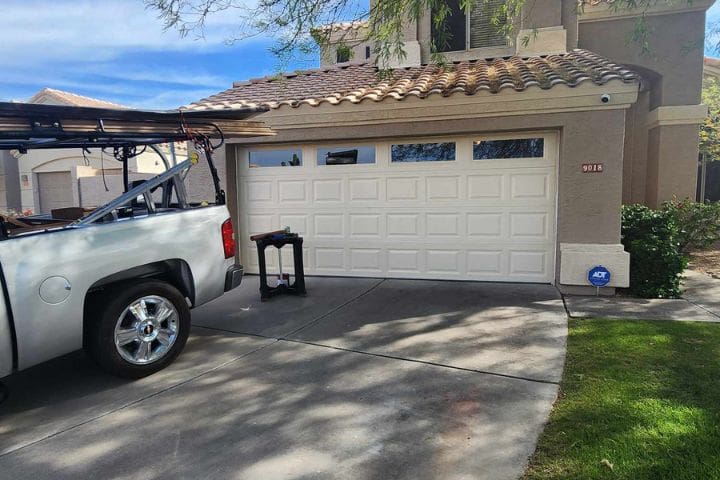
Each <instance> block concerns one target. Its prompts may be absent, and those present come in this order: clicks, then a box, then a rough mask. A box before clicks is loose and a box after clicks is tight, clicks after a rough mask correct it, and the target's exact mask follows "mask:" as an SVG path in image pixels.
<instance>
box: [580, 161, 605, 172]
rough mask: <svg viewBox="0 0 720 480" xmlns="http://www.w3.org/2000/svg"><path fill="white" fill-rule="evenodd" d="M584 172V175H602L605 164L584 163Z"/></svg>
mask: <svg viewBox="0 0 720 480" xmlns="http://www.w3.org/2000/svg"><path fill="white" fill-rule="evenodd" d="M582 171H583V173H602V171H603V164H602V163H583V166H582Z"/></svg>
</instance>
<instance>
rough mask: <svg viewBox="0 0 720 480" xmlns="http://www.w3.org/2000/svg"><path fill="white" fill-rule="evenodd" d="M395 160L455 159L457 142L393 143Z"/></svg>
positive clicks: (393, 159) (436, 160)
mask: <svg viewBox="0 0 720 480" xmlns="http://www.w3.org/2000/svg"><path fill="white" fill-rule="evenodd" d="M390 157H391V159H392V161H393V162H443V161H449V160H455V143H454V142H445V143H405V144H400V145H393V146H392V147H391V150H390Z"/></svg>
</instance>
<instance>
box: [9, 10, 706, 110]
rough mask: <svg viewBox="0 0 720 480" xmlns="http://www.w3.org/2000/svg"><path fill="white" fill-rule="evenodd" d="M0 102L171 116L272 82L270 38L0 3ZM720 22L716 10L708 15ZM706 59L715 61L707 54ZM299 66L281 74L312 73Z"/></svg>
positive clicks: (307, 62) (145, 14)
mask: <svg viewBox="0 0 720 480" xmlns="http://www.w3.org/2000/svg"><path fill="white" fill-rule="evenodd" d="M2 4H3V5H2V7H3V32H2V40H0V42H1V43H0V100H20V101H22V100H27V99H28V98H29V97H30V96H32V95H33V94H34V93H35V92H37V91H38V90H40V89H41V88H43V87H52V88H57V89H60V90H67V91H70V92H74V93H78V94H81V95H87V96H90V97H95V98H101V99H105V100H110V101H114V102H117V103H120V104H123V105H127V106H131V107H145V108H175V107H178V106H180V105H184V104H187V103H189V102H192V101H194V100H198V99H200V98H202V97H205V96H207V95H210V94H213V93H217V92H219V91H221V90H224V89H226V88H229V87H230V85H231V84H232V82H233V81H234V80H245V79H248V78H254V77H260V76H264V75H271V74H273V73H275V72H277V70H278V68H279V65H278V61H277V59H275V58H274V57H273V56H272V55H271V54H270V53H269V51H268V48H269V47H270V45H271V44H272V40H271V39H262V38H255V39H250V40H244V41H241V42H238V43H236V44H234V45H228V44H227V42H226V40H227V39H228V38H229V37H230V36H232V33H233V29H234V28H235V25H236V19H235V18H233V17H232V15H230V14H227V15H222V16H216V17H213V18H212V19H211V22H210V24H209V26H208V27H209V28H208V29H207V30H206V35H205V38H204V39H196V38H180V37H179V35H178V34H177V33H176V32H175V31H168V32H163V30H162V22H161V21H160V20H158V19H157V18H156V15H155V12H152V11H147V10H145V8H144V5H143V3H142V0H102V1H97V0H2ZM708 21H709V22H718V21H720V3H716V4H715V5H714V6H713V7H712V8H711V9H710V10H709V11H708ZM706 53H707V54H709V55H716V56H717V54H716V52H713V51H711V49H710V48H706ZM315 66H317V59H315V58H304V59H295V60H294V61H292V62H291V63H290V64H288V65H285V66H284V68H285V69H288V70H294V69H297V68H312V67H315Z"/></svg>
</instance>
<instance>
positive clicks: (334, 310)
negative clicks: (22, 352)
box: [0, 277, 567, 480]
mask: <svg viewBox="0 0 720 480" xmlns="http://www.w3.org/2000/svg"><path fill="white" fill-rule="evenodd" d="M257 287H258V281H257V278H256V277H247V278H246V279H245V281H244V283H243V286H242V287H241V288H240V289H238V290H236V291H233V292H231V293H230V294H228V295H226V296H224V297H223V298H221V299H219V300H217V301H215V302H213V303H211V304H209V305H206V306H204V307H201V308H199V309H197V310H195V311H194V313H193V322H194V324H195V327H194V331H193V335H192V336H191V339H190V341H189V342H188V346H187V348H186V350H185V352H184V353H183V355H182V356H181V357H180V358H179V359H178V361H177V362H176V363H175V364H174V365H172V366H171V367H170V368H168V369H166V370H165V371H163V372H161V373H159V374H156V375H154V376H152V377H149V378H145V379H142V380H139V381H134V382H130V381H126V380H120V379H116V378H112V377H109V376H107V375H105V374H103V373H102V372H100V371H98V370H97V369H96V368H95V367H94V366H93V365H92V364H91V363H90V362H89V361H88V360H87V359H86V358H85V356H84V355H83V354H82V353H81V352H78V353H76V354H72V355H69V356H66V357H64V358H61V359H58V360H56V361H53V362H49V363H47V364H44V365H41V366H39V367H36V368H33V369H31V370H28V371H26V372H22V373H20V374H17V375H15V376H13V377H11V378H9V379H7V380H6V384H7V385H8V386H10V387H11V389H12V394H11V397H10V398H9V399H8V400H7V401H6V402H5V403H4V404H2V405H0V472H2V474H1V475H0V476H1V477H3V478H13V479H21V478H32V479H33V480H39V479H43V478H52V479H58V478H132V479H141V478H188V479H197V478H239V479H263V480H265V479H276V478H277V479H280V478H282V479H330V478H333V479H335V478H341V479H396V478H397V479H448V480H450V479H477V478H492V479H505V478H508V479H512V478H517V477H518V476H520V475H521V474H522V472H523V470H524V466H525V463H526V461H527V459H528V457H529V455H530V454H531V453H532V451H533V449H534V445H535V442H536V440H537V437H538V435H539V433H540V432H541V430H542V426H543V423H544V422H545V420H546V418H547V416H548V413H549V411H550V408H551V405H552V402H553V401H554V399H555V397H556V394H557V389H558V387H557V382H558V381H559V380H560V376H561V372H562V366H563V360H564V355H565V341H566V335H567V324H566V317H565V311H564V309H563V306H562V301H561V300H560V297H559V295H558V293H557V292H556V290H555V289H554V288H553V287H550V286H540V285H510V284H504V285H503V284H484V283H466V282H433V281H408V280H376V279H342V278H309V279H308V291H309V296H307V297H305V298H296V297H279V298H276V299H273V300H271V301H270V302H268V303H264V304H261V303H260V302H259V294H258V292H257Z"/></svg>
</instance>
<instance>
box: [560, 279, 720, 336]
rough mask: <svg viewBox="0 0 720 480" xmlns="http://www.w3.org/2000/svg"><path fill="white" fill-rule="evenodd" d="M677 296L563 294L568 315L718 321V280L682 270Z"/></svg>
mask: <svg viewBox="0 0 720 480" xmlns="http://www.w3.org/2000/svg"><path fill="white" fill-rule="evenodd" d="M683 276H684V281H683V286H684V288H685V293H684V294H683V298H681V299H645V298H628V297H578V296H565V297H564V300H565V308H566V309H567V312H568V315H569V316H570V317H571V318H588V317H603V318H624V319H632V320H680V321H692V322H717V323H720V280H717V279H715V278H712V277H710V276H708V275H705V274H703V273H699V272H695V271H693V270H686V271H685V273H684V274H683Z"/></svg>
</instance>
